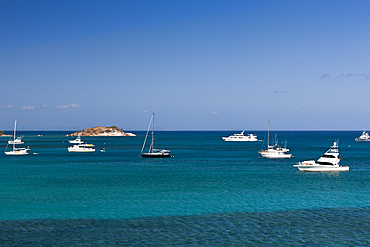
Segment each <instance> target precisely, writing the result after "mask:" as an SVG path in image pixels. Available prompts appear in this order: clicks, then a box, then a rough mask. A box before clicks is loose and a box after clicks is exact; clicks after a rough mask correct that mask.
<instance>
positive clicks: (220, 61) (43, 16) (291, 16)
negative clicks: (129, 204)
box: [0, 0, 370, 130]
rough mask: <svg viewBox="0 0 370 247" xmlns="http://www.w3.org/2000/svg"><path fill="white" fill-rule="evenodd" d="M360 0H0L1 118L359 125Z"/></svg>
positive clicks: (161, 124)
mask: <svg viewBox="0 0 370 247" xmlns="http://www.w3.org/2000/svg"><path fill="white" fill-rule="evenodd" d="M369 9H370V1H340V0H337V1H330V0H326V1H322V0H320V1H316V0H307V1H305V0H301V1H296V0H292V1H284V0H282V1H263V0H261V1H248V0H245V1H217V0H210V1H201V0H197V1H192V0H189V1H174V0H169V1H140V0H135V1H82V0H81V1H68V0H63V1H58V0H55V1H46V0H45V1H37V0H36V1H17V0H12V1H10V0H9V1H8V0H5V1H1V2H0V33H1V39H0V82H1V97H0V119H1V121H0V130H1V129H2V130H11V129H12V128H13V124H14V120H15V119H17V120H18V127H19V129H20V130H78V129H83V128H88V127H95V126H111V125H117V126H119V127H121V128H123V129H124V130H142V129H146V128H147V126H148V124H149V120H150V117H151V113H152V112H155V113H156V127H157V129H162V130H243V129H245V130H265V129H266V126H267V122H268V120H271V129H281V130H364V129H365V128H367V129H370V108H369V107H368V102H369V100H368V98H369V97H368V95H369V92H370V46H369V42H370V37H369V36H370V30H369V29H370V17H369V12H368V10H369Z"/></svg>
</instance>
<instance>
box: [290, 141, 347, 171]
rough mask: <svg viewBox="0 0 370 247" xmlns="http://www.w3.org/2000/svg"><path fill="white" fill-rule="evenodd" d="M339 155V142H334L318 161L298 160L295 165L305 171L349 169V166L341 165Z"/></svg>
mask: <svg viewBox="0 0 370 247" xmlns="http://www.w3.org/2000/svg"><path fill="white" fill-rule="evenodd" d="M338 156H339V151H338V144H337V142H334V144H333V146H331V147H330V148H329V150H328V151H326V152H325V153H324V155H323V156H321V157H320V158H319V159H318V160H317V161H314V160H308V161H302V162H298V164H296V165H294V167H297V168H298V169H299V170H300V171H305V172H336V171H349V167H348V166H339V162H340V158H339V157H338Z"/></svg>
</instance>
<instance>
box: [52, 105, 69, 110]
mask: <svg viewBox="0 0 370 247" xmlns="http://www.w3.org/2000/svg"><path fill="white" fill-rule="evenodd" d="M55 108H57V109H67V108H69V105H58V106H56V107H55Z"/></svg>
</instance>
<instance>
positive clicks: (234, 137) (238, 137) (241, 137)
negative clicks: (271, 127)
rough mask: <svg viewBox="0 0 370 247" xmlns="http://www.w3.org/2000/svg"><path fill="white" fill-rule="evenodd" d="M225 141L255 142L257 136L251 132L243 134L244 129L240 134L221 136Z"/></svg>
mask: <svg viewBox="0 0 370 247" xmlns="http://www.w3.org/2000/svg"><path fill="white" fill-rule="evenodd" d="M222 139H223V140H224V141H225V142H256V141H258V139H257V136H256V135H253V134H248V135H246V136H245V135H244V130H243V131H242V132H241V133H240V134H237V133H236V134H233V135H231V136H229V137H222Z"/></svg>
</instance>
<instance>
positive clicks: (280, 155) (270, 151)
mask: <svg viewBox="0 0 370 247" xmlns="http://www.w3.org/2000/svg"><path fill="white" fill-rule="evenodd" d="M269 139H270V121H269V124H268V129H267V149H261V150H260V151H259V154H260V155H261V156H262V157H264V158H269V159H289V158H292V157H293V155H292V154H291V153H288V152H289V151H290V150H289V149H288V148H286V147H284V148H282V147H280V146H279V145H278V142H277V140H276V141H275V145H274V146H270V145H269V144H270V141H269ZM275 139H276V134H275Z"/></svg>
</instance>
